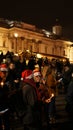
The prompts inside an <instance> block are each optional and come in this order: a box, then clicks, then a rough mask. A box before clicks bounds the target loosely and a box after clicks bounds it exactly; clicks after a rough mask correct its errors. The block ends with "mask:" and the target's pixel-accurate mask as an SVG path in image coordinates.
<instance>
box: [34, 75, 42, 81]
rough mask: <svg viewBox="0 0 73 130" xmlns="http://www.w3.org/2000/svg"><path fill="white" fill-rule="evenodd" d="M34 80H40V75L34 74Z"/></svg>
mask: <svg viewBox="0 0 73 130" xmlns="http://www.w3.org/2000/svg"><path fill="white" fill-rule="evenodd" d="M33 78H34V81H35V82H36V83H37V82H40V80H41V76H40V75H37V76H34V77H33Z"/></svg>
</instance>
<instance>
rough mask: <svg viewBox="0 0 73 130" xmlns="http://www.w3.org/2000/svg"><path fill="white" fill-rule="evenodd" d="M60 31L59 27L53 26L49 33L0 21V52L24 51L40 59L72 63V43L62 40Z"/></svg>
mask: <svg viewBox="0 0 73 130" xmlns="http://www.w3.org/2000/svg"><path fill="white" fill-rule="evenodd" d="M59 29H60V30H59ZM61 31H62V28H61V26H54V27H53V31H52V32H49V31H46V30H45V29H44V30H43V29H38V28H37V27H36V26H35V25H30V24H27V23H24V22H21V21H10V20H7V19H0V52H3V53H4V54H5V53H6V52H7V51H10V52H13V53H21V52H24V51H25V50H26V51H29V52H30V53H31V54H35V55H37V56H38V54H39V56H40V57H44V56H47V57H49V58H60V59H65V58H69V60H70V62H73V55H72V54H73V47H72V44H73V43H72V42H70V41H69V40H65V39H64V38H62V36H61V35H62V33H61Z"/></svg>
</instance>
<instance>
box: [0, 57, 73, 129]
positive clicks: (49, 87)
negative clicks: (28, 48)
mask: <svg viewBox="0 0 73 130" xmlns="http://www.w3.org/2000/svg"><path fill="white" fill-rule="evenodd" d="M6 56H7V55H6ZM5 58H6V59H8V61H7V60H6V61H5V62H4V60H3V59H1V60H0V61H1V62H0V130H3V129H4V130H10V128H11V126H10V118H11V117H12V118H14V117H15V116H17V118H19V119H20V121H21V122H22V124H23V125H24V130H40V129H44V127H45V123H46V126H47V129H50V124H52V123H56V104H55V98H56V95H57V94H58V93H57V89H59V88H62V87H64V93H65V94H66V111H67V112H68V113H69V118H70V119H71V120H72V119H73V66H72V64H70V62H69V60H67V61H66V62H65V63H63V62H62V61H59V59H57V60H56V59H52V60H51V61H50V60H48V58H47V57H46V58H44V59H43V58H41V59H40V60H39V59H38V60H35V59H34V57H30V59H29V62H28V64H26V60H25V58H24V60H23V62H21V59H20V57H19V59H18V60H16V61H15V60H14V59H13V57H12V56H11V57H5Z"/></svg>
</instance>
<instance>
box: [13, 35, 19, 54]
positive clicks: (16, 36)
mask: <svg viewBox="0 0 73 130" xmlns="http://www.w3.org/2000/svg"><path fill="white" fill-rule="evenodd" d="M14 37H15V39H16V45H15V52H16V53H17V38H18V33H14Z"/></svg>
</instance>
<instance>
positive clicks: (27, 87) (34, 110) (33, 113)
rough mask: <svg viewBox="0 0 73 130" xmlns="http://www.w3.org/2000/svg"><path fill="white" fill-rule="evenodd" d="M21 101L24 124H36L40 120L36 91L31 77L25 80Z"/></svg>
mask: <svg viewBox="0 0 73 130" xmlns="http://www.w3.org/2000/svg"><path fill="white" fill-rule="evenodd" d="M22 93H23V101H24V104H25V107H26V109H25V115H24V117H23V123H24V124H36V123H37V124H38V123H39V121H40V113H39V106H38V99H39V96H38V91H37V88H36V86H35V83H34V81H33V80H32V79H30V80H25V81H24V85H23V88H22Z"/></svg>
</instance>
